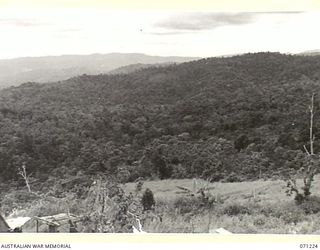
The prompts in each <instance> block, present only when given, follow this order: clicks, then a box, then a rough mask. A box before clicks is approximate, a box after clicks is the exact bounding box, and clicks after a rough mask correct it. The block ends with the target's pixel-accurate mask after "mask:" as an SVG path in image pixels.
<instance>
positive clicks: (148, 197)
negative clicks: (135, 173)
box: [141, 188, 156, 211]
mask: <svg viewBox="0 0 320 250" xmlns="http://www.w3.org/2000/svg"><path fill="white" fill-rule="evenodd" d="M141 203H142V206H143V210H144V211H146V210H152V209H153V208H154V206H155V204H156V202H155V200H154V197H153V192H152V191H151V190H150V189H149V188H147V189H146V190H145V191H144V193H143V196H142V199H141Z"/></svg>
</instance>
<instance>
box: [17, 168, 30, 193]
mask: <svg viewBox="0 0 320 250" xmlns="http://www.w3.org/2000/svg"><path fill="white" fill-rule="evenodd" d="M18 174H19V175H21V176H22V178H23V179H24V181H25V183H26V186H27V188H28V192H29V193H31V188H30V184H29V178H28V175H27V171H26V166H25V165H24V164H23V165H22V167H21V169H20V171H19V172H18Z"/></svg>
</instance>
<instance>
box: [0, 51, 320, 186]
mask: <svg viewBox="0 0 320 250" xmlns="http://www.w3.org/2000/svg"><path fill="white" fill-rule="evenodd" d="M319 78H320V56H312V57H308V56H293V55H282V54H279V53H256V54H245V55H241V56H234V57H230V58H208V59H202V60H199V61H194V62H189V63H183V64H179V65H170V66H168V67H159V68H157V67H152V68H147V69H143V70H139V71H137V72H133V73H130V74H121V75H92V76H91V75H82V76H79V77H75V78H72V79H69V80H67V81H62V82H56V83H50V84H37V83H25V84H23V85H21V86H19V87H11V88H9V89H5V90H2V91H1V92H0V123H1V124H0V143H1V144H0V179H1V180H0V181H1V183H5V182H8V181H10V183H11V185H13V184H14V183H16V184H17V185H24V183H23V180H20V179H19V177H18V175H17V169H18V168H19V167H21V166H22V164H23V163H25V164H26V168H27V171H28V173H29V174H32V178H33V181H34V183H36V184H39V185H36V184H33V185H34V186H36V187H39V188H40V187H41V188H43V187H44V186H46V185H51V184H50V183H52V181H53V180H55V179H56V178H57V179H65V180H70V179H72V178H75V176H78V177H79V176H80V177H81V176H82V177H83V178H84V179H86V176H89V175H94V174H97V173H105V174H108V175H116V176H117V178H118V180H119V181H122V182H126V181H133V180H135V179H136V178H138V177H139V176H142V177H144V178H162V179H163V178H186V177H203V178H209V177H210V178H211V180H212V181H218V180H220V181H241V180H245V179H247V180H248V179H249V180H250V179H257V178H280V177H282V176H284V175H285V174H286V173H287V170H288V169H294V168H299V167H300V164H302V162H303V157H304V153H303V151H302V148H303V145H304V144H306V145H308V133H309V131H308V128H309V124H308V123H309V115H308V105H309V103H310V96H311V94H312V93H313V92H314V93H316V94H318V93H320V92H319V90H320V82H319ZM319 104H320V98H319V96H318V95H316V99H315V105H316V107H315V108H316V110H319V109H320V105H319ZM319 116H320V114H319V112H318V113H317V114H316V116H315V134H316V138H320V132H319V130H318V129H317V128H318V127H319V126H318V125H319V123H320V117H319ZM319 143H320V142H319V141H317V140H316V142H315V152H320V147H319V145H320V144H319ZM80 177H79V178H80ZM15 181H16V182H15Z"/></svg>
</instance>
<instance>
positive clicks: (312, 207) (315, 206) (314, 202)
mask: <svg viewBox="0 0 320 250" xmlns="http://www.w3.org/2000/svg"><path fill="white" fill-rule="evenodd" d="M299 207H300V208H301V209H302V210H303V211H304V212H305V213H306V214H316V213H319V212H320V197H318V196H310V197H308V198H307V199H305V200H304V201H303V202H302V203H301V204H300V205H299Z"/></svg>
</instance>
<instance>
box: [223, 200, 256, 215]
mask: <svg viewBox="0 0 320 250" xmlns="http://www.w3.org/2000/svg"><path fill="white" fill-rule="evenodd" d="M222 214H226V215H229V216H236V215H239V214H252V208H250V207H248V206H246V205H242V204H234V203H233V204H228V205H226V206H225V207H224V208H223V209H222Z"/></svg>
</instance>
